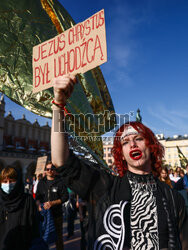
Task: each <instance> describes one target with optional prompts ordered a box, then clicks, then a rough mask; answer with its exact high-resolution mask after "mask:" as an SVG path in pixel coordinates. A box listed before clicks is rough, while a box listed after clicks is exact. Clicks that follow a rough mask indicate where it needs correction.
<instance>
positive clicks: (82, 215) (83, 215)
mask: <svg viewBox="0 0 188 250" xmlns="http://www.w3.org/2000/svg"><path fill="white" fill-rule="evenodd" d="M76 207H77V209H78V212H79V219H80V231H81V240H80V249H81V250H86V249H87V240H86V234H87V230H88V217H87V202H86V201H84V200H83V199H82V198H80V197H79V195H77V196H76Z"/></svg>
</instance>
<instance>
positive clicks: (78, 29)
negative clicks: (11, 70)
mask: <svg viewBox="0 0 188 250" xmlns="http://www.w3.org/2000/svg"><path fill="white" fill-rule="evenodd" d="M106 61H107V50H106V31H105V19H104V10H101V11H99V12H97V13H96V14H94V15H93V16H91V17H90V18H88V19H87V20H85V21H84V22H82V23H78V24H77V25H75V26H73V27H72V28H70V29H68V30H66V31H65V32H63V33H61V34H60V35H58V36H56V37H54V38H53V39H50V40H48V41H46V42H43V43H41V44H39V45H37V46H35V47H33V92H34V93H36V92H38V91H41V90H43V89H47V88H50V87H52V84H51V80H52V79H53V78H54V77H58V76H63V75H65V74H68V73H71V74H77V73H84V72H86V71H88V70H90V69H93V68H95V67H96V66H99V65H101V64H102V63H105V62H106Z"/></svg>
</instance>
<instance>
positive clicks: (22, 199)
mask: <svg viewBox="0 0 188 250" xmlns="http://www.w3.org/2000/svg"><path fill="white" fill-rule="evenodd" d="M37 237H39V224H38V217H37V207H36V204H35V201H34V200H33V197H32V196H31V195H30V194H24V186H23V183H22V181H21V176H18V180H17V182H16V185H15V187H14V189H13V190H12V191H11V192H10V194H6V193H5V192H4V191H3V190H2V189H1V188H0V249H1V250H11V249H14V250H22V249H24V250H27V249H29V247H30V246H31V242H32V240H33V239H35V238H37Z"/></svg>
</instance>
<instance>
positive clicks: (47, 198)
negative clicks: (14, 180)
mask: <svg viewBox="0 0 188 250" xmlns="http://www.w3.org/2000/svg"><path fill="white" fill-rule="evenodd" d="M45 170H46V177H44V178H43V179H41V180H40V181H39V183H38V186H37V192H36V202H37V204H38V208H39V211H41V210H42V207H43V208H44V210H50V211H51V213H52V216H53V220H54V225H55V229H56V233H57V241H56V249H57V250H62V249H63V248H64V246H63V239H62V225H63V215H62V203H64V202H66V201H67V200H68V191H67V188H66V186H65V185H64V184H63V182H62V181H60V179H59V177H58V176H56V169H55V168H54V167H52V163H51V162H48V163H47V164H46V169H45ZM49 233H50V232H49Z"/></svg>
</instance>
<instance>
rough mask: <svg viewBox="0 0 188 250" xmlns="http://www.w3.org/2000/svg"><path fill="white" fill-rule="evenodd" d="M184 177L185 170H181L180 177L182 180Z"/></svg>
mask: <svg viewBox="0 0 188 250" xmlns="http://www.w3.org/2000/svg"><path fill="white" fill-rule="evenodd" d="M184 175H185V172H184V170H183V169H181V170H180V177H181V178H183V177H184Z"/></svg>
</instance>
